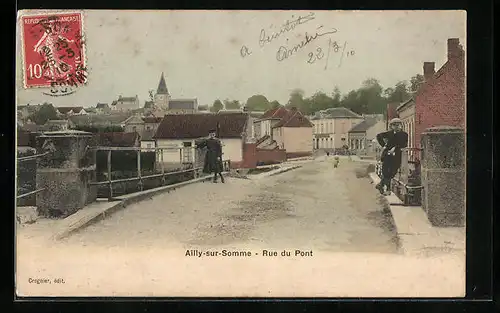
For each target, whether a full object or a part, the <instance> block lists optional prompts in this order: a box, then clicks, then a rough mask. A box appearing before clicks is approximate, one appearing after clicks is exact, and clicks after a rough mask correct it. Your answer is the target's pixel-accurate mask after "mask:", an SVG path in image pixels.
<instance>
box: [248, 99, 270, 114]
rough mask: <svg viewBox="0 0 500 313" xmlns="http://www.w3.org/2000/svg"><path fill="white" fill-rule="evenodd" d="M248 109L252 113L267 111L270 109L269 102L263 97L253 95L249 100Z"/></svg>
mask: <svg viewBox="0 0 500 313" xmlns="http://www.w3.org/2000/svg"><path fill="white" fill-rule="evenodd" d="M246 107H247V109H249V110H251V111H267V110H269V109H270V105H269V100H267V98H266V97H265V96H263V95H253V96H251V97H250V98H248V100H247V103H246Z"/></svg>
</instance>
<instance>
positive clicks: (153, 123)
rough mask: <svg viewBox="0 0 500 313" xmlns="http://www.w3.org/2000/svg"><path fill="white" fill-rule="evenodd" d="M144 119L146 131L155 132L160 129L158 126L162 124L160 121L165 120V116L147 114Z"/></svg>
mask: <svg viewBox="0 0 500 313" xmlns="http://www.w3.org/2000/svg"><path fill="white" fill-rule="evenodd" d="M142 120H143V121H144V131H152V132H153V134H154V133H155V132H156V130H157V129H158V126H160V123H161V121H162V120H163V116H161V117H155V116H146V117H143V118H142Z"/></svg>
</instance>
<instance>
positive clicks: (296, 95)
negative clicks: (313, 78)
mask: <svg viewBox="0 0 500 313" xmlns="http://www.w3.org/2000/svg"><path fill="white" fill-rule="evenodd" d="M286 107H287V108H291V107H296V108H299V109H301V110H302V109H304V108H305V102H304V91H303V90H302V89H298V88H297V89H294V90H292V92H291V93H290V99H289V100H288V103H287V104H286Z"/></svg>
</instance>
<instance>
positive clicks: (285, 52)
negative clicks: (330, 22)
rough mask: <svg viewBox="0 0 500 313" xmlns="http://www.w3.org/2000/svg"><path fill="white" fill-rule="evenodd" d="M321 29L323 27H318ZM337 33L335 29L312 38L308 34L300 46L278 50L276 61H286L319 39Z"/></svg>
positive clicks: (281, 47)
mask: <svg viewBox="0 0 500 313" xmlns="http://www.w3.org/2000/svg"><path fill="white" fill-rule="evenodd" d="M321 28H323V26H320V27H318V29H321ZM336 32H337V30H336V29H335V28H334V29H332V30H330V31H326V32H316V33H315V34H314V35H312V36H311V35H309V34H308V33H307V32H306V33H305V39H304V40H302V41H301V42H300V43H299V44H296V45H294V46H293V47H291V48H289V47H287V46H280V47H279V48H278V51H277V52H276V60H278V61H283V60H286V59H288V58H289V57H291V56H292V55H293V54H294V53H296V52H298V51H299V50H301V49H303V48H304V47H305V46H307V45H308V44H309V43H311V42H313V41H314V40H316V39H317V38H319V37H322V36H325V35H330V34H335V33H336Z"/></svg>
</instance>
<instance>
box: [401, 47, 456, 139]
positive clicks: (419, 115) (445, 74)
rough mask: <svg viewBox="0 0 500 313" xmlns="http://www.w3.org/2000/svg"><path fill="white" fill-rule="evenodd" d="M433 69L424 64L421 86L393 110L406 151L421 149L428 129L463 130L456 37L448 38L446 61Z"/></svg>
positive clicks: (429, 65) (433, 65) (428, 63)
mask: <svg viewBox="0 0 500 313" xmlns="http://www.w3.org/2000/svg"><path fill="white" fill-rule="evenodd" d="M434 67H435V63H434V62H424V66H423V70H424V83H423V84H422V85H420V87H419V89H418V90H417V92H416V94H415V95H414V96H413V98H412V99H409V100H408V101H406V102H404V103H403V104H401V105H400V106H399V107H398V108H397V112H398V115H399V117H400V118H401V119H402V121H403V128H404V130H405V131H407V132H408V134H409V138H408V139H409V145H408V147H410V148H420V147H421V143H420V140H421V136H422V133H423V132H424V131H425V130H426V129H427V128H429V127H435V126H455V127H461V128H464V129H465V51H464V49H463V48H462V46H461V45H460V42H459V39H458V38H450V39H448V59H447V61H446V62H445V64H444V65H443V66H442V67H441V68H440V69H439V70H438V71H437V72H435V70H434Z"/></svg>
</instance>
